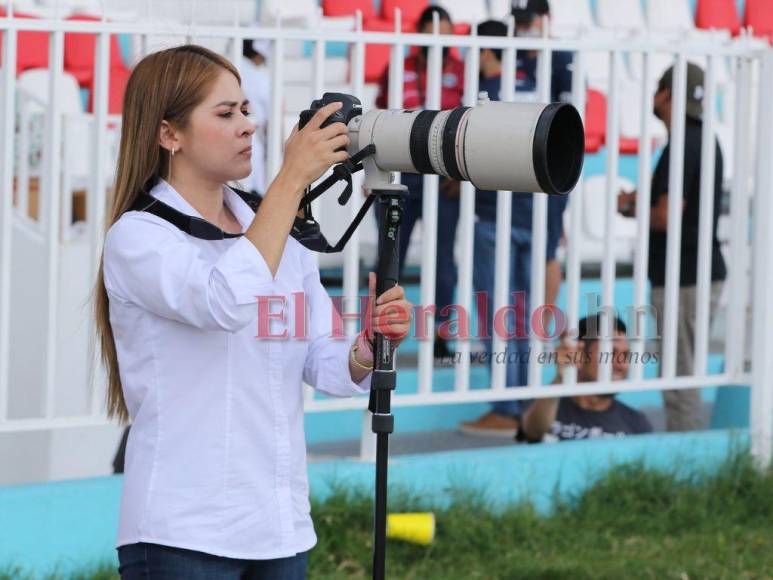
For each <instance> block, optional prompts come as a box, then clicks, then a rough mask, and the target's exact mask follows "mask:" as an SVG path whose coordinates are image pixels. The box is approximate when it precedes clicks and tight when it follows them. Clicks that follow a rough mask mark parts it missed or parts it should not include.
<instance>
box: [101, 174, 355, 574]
mask: <svg viewBox="0 0 773 580" xmlns="http://www.w3.org/2000/svg"><path fill="white" fill-rule="evenodd" d="M150 193H151V195H153V196H154V197H156V198H158V199H159V200H161V201H162V202H164V203H166V204H167V205H169V206H171V207H173V208H175V209H177V210H179V211H181V212H183V213H185V214H188V215H193V216H197V217H201V215H200V214H199V213H198V212H197V211H196V210H195V209H194V208H193V207H192V206H191V205H190V204H188V203H187V202H186V201H185V200H184V199H183V197H182V196H181V195H180V194H179V193H177V192H176V191H175V190H174V189H173V188H172V187H171V186H170V185H169V184H168V183H167V182H166V181H163V180H162V181H161V182H160V183H159V184H158V185H157V186H156V187H155V188H153V190H152V191H151V192H150ZM224 193H225V203H226V204H227V205H228V207H229V209H230V210H231V212H232V213H233V214H234V215H235V216H236V218H237V219H238V220H239V222H240V223H241V224H242V226H243V228H244V229H246V228H247V226H248V225H249V224H250V222H251V221H252V219H253V218H254V216H255V214H254V212H253V211H252V210H251V209H250V207H249V206H248V205H247V204H246V203H245V202H244V201H243V200H242V199H241V198H240V197H239V196H238V195H237V194H235V193H234V192H233V191H231V190H230V189H228V188H225V191H224ZM104 276H105V285H106V287H107V291H108V294H109V297H110V319H111V324H112V327H113V332H114V335H115V340H116V346H117V349H118V358H119V363H120V367H121V369H122V379H123V387H124V393H125V397H126V403H127V406H128V408H129V412H130V414H131V416H132V417H133V425H132V430H131V431H130V436H129V441H128V445H127V452H126V475H125V478H124V494H123V499H122V504H121V519H120V527H119V534H118V544H119V545H123V544H131V543H136V542H140V541H142V542H152V543H160V544H163V545H168V546H175V547H180V548H187V549H191V550H197V551H205V552H210V553H212V552H214V553H215V554H216V555H222V556H227V557H232V558H243V559H272V558H281V557H286V556H290V555H294V554H296V553H299V552H304V551H306V550H309V549H310V548H311V547H312V546H313V545H314V544H315V542H316V536H315V535H314V529H313V526H312V523H311V518H310V516H309V502H308V492H309V490H308V482H307V478H306V453H305V451H306V448H305V442H304V431H303V392H302V389H301V383H302V382H305V383H307V384H309V385H311V386H313V387H315V388H317V389H319V390H320V391H323V392H325V393H328V394H330V395H336V396H349V395H353V394H358V393H364V392H367V391H368V390H369V388H370V375H368V376H367V377H366V378H365V379H364V380H363V381H362V382H361V383H359V384H357V383H354V382H353V381H352V379H351V376H350V373H349V367H348V360H349V349H350V347H351V343H352V339H351V338H347V339H335V338H331V336H332V335H333V331H334V324H333V320H334V316H337V312H336V311H335V310H334V309H333V307H332V303H331V300H330V298H329V296H328V294H327V292H326V291H325V289H324V288H323V287H322V285H321V283H320V279H319V271H318V269H317V266H316V261H315V260H314V256H313V255H312V254H311V252H310V251H309V250H307V249H306V248H304V247H303V246H301V245H300V244H299V243H298V242H297V241H296V240H295V239H293V238H288V240H287V244H286V246H285V250H284V254H283V255H282V259H281V262H280V264H279V269H278V270H277V273H276V277H273V276H272V275H271V272H270V271H269V269H268V267H267V265H266V263H265V261H264V260H263V257H262V256H261V254H260V252H258V250H257V249H256V248H255V246H254V245H253V244H252V243H251V242H250V241H248V240H247V239H246V238H243V237H242V238H232V239H224V240H214V241H210V240H201V239H197V238H194V237H192V236H189V235H188V234H186V233H184V232H182V231H181V230H179V229H177V227H176V226H174V225H173V224H171V223H169V222H167V221H165V220H164V219H162V218H160V217H157V216H155V215H151V214H149V213H146V212H138V211H131V212H127V213H125V214H123V216H122V217H121V218H120V219H119V220H118V221H117V222H116V223H115V224H114V225H113V226H112V227H111V228H110V230H109V232H108V234H107V238H106V241H105V271H104ZM297 292H303V294H304V297H305V301H306V303H307V310H308V311H309V314H310V315H309V319H308V323H307V324H306V325H305V327H306V336H307V338H306V339H298V338H296V337H293V336H292V335H293V332H294V329H295V328H296V327H298V325H296V320H295V308H294V307H293V304H292V302H291V301H290V300H289V298H291V297H292V295H293V293H297ZM258 296H285V297H288V302H287V306H286V307H285V309H284V311H285V313H286V323H285V324H281V323H280V321H279V320H273V321H272V322H273V323H275V324H273V328H272V329H271V332H272V334H273V335H275V336H276V335H280V334H281V333H282V331H283V330H287V332H288V334H289V335H290V336H289V338H288V339H287V340H276V339H267V338H257V337H256V335H257V334H258V325H257V319H258V300H257V297H258ZM277 306H278V305H276V304H275V305H274V308H273V311H274V312H277V311H278V308H277ZM282 327H284V328H282ZM215 522H217V524H215Z"/></svg>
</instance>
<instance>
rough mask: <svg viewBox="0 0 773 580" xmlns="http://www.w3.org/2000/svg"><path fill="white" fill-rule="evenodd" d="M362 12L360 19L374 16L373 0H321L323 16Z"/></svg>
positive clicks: (348, 14)
mask: <svg viewBox="0 0 773 580" xmlns="http://www.w3.org/2000/svg"><path fill="white" fill-rule="evenodd" d="M358 10H360V11H361V12H362V19H363V20H368V19H370V18H374V17H375V16H376V9H375V8H374V6H373V0H322V14H324V15H325V16H354V15H355V14H356V13H357V11H358Z"/></svg>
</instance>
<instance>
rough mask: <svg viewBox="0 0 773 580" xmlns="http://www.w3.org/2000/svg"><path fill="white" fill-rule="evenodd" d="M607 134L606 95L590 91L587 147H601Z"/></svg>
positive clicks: (587, 108)
mask: <svg viewBox="0 0 773 580" xmlns="http://www.w3.org/2000/svg"><path fill="white" fill-rule="evenodd" d="M606 134H607V98H606V97H605V96H604V93H602V92H600V91H596V90H594V89H589V90H588V95H587V98H586V101H585V146H586V148H587V147H588V146H589V145H591V146H596V147H599V148H600V147H601V146H602V145H603V144H604V140H605V138H606ZM597 150H598V149H597Z"/></svg>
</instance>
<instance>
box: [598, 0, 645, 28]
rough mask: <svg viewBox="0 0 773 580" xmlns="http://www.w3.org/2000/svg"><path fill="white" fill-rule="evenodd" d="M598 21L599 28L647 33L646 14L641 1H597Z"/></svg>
mask: <svg viewBox="0 0 773 580" xmlns="http://www.w3.org/2000/svg"><path fill="white" fill-rule="evenodd" d="M596 20H597V21H598V23H599V26H601V27H602V28H606V29H609V30H613V31H616V32H625V33H627V34H641V33H644V32H646V30H647V27H646V25H645V23H644V13H643V12H642V8H641V3H640V1H639V0H597V2H596Z"/></svg>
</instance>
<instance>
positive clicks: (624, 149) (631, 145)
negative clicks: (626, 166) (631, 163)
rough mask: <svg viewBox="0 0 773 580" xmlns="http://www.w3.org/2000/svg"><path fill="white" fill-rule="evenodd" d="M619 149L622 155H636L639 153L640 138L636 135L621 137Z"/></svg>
mask: <svg viewBox="0 0 773 580" xmlns="http://www.w3.org/2000/svg"><path fill="white" fill-rule="evenodd" d="M619 150H620V154H621V155H636V154H637V153H639V139H637V138H636V137H620V144H619Z"/></svg>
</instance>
